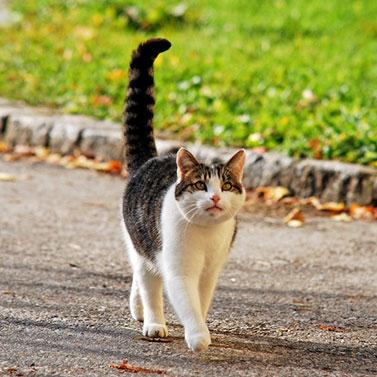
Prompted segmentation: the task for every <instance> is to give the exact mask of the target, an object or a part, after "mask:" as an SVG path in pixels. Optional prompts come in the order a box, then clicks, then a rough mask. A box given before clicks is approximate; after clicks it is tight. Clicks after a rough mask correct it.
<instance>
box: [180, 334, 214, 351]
mask: <svg viewBox="0 0 377 377" xmlns="http://www.w3.org/2000/svg"><path fill="white" fill-rule="evenodd" d="M185 339H186V343H187V345H188V347H189V348H190V350H192V351H194V352H202V351H206V350H207V349H208V346H209V345H210V344H211V336H210V335H209V331H208V330H207V331H203V332H196V333H194V334H186V336H185Z"/></svg>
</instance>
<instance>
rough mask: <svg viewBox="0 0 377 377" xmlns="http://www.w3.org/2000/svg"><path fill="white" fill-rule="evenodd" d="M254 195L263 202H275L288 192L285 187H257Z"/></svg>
mask: <svg viewBox="0 0 377 377" xmlns="http://www.w3.org/2000/svg"><path fill="white" fill-rule="evenodd" d="M255 191H256V193H257V194H258V195H260V196H261V197H263V199H265V200H271V201H273V202H277V201H279V200H280V199H282V198H284V197H285V196H287V195H288V194H289V190H288V189H287V188H286V187H282V186H276V187H258V188H257V189H256V190H255Z"/></svg>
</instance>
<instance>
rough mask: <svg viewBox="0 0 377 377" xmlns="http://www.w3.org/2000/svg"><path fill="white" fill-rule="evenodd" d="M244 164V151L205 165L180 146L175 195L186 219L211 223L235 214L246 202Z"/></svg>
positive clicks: (202, 223) (204, 223) (221, 220)
mask: <svg viewBox="0 0 377 377" xmlns="http://www.w3.org/2000/svg"><path fill="white" fill-rule="evenodd" d="M244 164H245V151H244V150H239V151H238V152H237V153H235V154H234V155H233V156H232V157H231V158H230V159H229V161H228V162H226V163H224V164H222V163H219V164H217V163H216V164H212V165H205V164H203V163H200V162H199V161H198V160H197V159H196V158H195V157H194V156H193V155H192V154H191V153H190V152H189V151H188V150H187V149H185V148H181V149H180V150H179V151H178V153H177V175H178V179H177V184H176V187H175V198H176V201H177V204H178V208H179V209H180V211H181V213H182V214H183V216H184V217H185V218H186V220H188V221H189V222H191V223H194V224H198V225H211V224H218V223H220V222H223V221H226V220H228V219H230V218H231V217H233V216H235V215H236V213H237V212H238V211H239V210H240V209H241V207H242V205H243V203H244V201H245V190H244V188H243V185H242V175H243V168H244Z"/></svg>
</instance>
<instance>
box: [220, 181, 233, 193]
mask: <svg viewBox="0 0 377 377" xmlns="http://www.w3.org/2000/svg"><path fill="white" fill-rule="evenodd" d="M232 187H233V186H232V184H231V183H230V182H225V183H224V184H223V185H222V187H221V189H222V190H223V191H230V190H231V189H232Z"/></svg>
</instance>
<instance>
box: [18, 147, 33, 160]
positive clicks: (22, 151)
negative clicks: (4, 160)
mask: <svg viewBox="0 0 377 377" xmlns="http://www.w3.org/2000/svg"><path fill="white" fill-rule="evenodd" d="M13 153H14V154H16V155H19V156H22V157H27V156H33V155H34V148H33V147H30V146H28V145H16V146H15V147H14V150H13Z"/></svg>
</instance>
